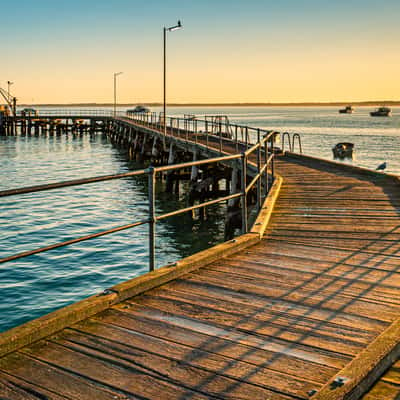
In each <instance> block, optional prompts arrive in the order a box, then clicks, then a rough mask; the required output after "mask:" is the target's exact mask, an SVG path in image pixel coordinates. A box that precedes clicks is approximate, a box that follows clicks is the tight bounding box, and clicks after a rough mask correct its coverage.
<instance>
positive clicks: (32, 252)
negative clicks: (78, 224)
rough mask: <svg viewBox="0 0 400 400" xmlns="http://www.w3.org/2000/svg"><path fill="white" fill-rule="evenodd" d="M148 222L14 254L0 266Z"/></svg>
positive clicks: (119, 227) (135, 223)
mask: <svg viewBox="0 0 400 400" xmlns="http://www.w3.org/2000/svg"><path fill="white" fill-rule="evenodd" d="M148 222H149V221H148V220H144V221H138V222H134V223H133V224H127V225H122V226H117V227H115V228H111V229H108V230H106V231H101V232H97V233H92V234H90V235H86V236H81V237H79V238H76V239H71V240H67V241H65V242H59V243H55V244H52V245H50V246H45V247H40V248H38V249H35V250H28V251H24V252H22V253H18V254H14V255H12V256H9V257H5V258H0V264H2V263H5V262H7V261H12V260H17V259H19V258H23V257H28V256H32V255H34V254H38V253H43V252H45V251H49V250H54V249H58V248H59V247H64V246H68V245H71V244H75V243H79V242H84V241H85V240H90V239H94V238H98V237H100V236H104V235H109V234H110V233H115V232H120V231H124V230H126V229H131V228H134V227H136V226H139V225H144V224H147V223H148Z"/></svg>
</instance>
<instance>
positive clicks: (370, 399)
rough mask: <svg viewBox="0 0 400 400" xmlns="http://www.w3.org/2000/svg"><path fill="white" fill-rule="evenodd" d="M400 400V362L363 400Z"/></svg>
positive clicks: (394, 365)
mask: <svg viewBox="0 0 400 400" xmlns="http://www.w3.org/2000/svg"><path fill="white" fill-rule="evenodd" d="M399 398H400V361H397V362H396V363H395V364H393V366H392V367H391V368H390V369H389V370H388V371H387V372H386V373H385V374H384V375H383V376H382V377H381V379H379V381H378V382H376V384H375V385H374V386H373V387H372V388H371V390H370V391H369V392H368V393H367V394H366V395H365V396H364V397H363V398H362V400H398V399H399Z"/></svg>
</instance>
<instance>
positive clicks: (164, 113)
mask: <svg viewBox="0 0 400 400" xmlns="http://www.w3.org/2000/svg"><path fill="white" fill-rule="evenodd" d="M181 28H182V24H181V21H179V20H178V23H177V24H176V25H174V26H170V27H169V28H167V27H165V26H164V100H163V124H164V145H165V136H166V135H167V105H166V91H167V90H166V87H167V73H166V72H167V71H166V68H167V67H166V64H167V63H166V61H167V32H173V31H176V30H178V29H181Z"/></svg>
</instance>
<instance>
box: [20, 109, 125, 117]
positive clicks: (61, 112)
mask: <svg viewBox="0 0 400 400" xmlns="http://www.w3.org/2000/svg"><path fill="white" fill-rule="evenodd" d="M35 111H37V115H25V114H24V110H17V113H16V117H30V118H37V119H40V118H46V117H110V118H111V117H113V116H114V112H113V111H112V110H111V109H110V110H105V109H101V108H98V109H97V108H92V109H82V108H80V109H74V108H64V109H55V108H49V109H43V108H38V109H35ZM117 115H118V116H119V115H126V114H125V112H124V111H118V112H117Z"/></svg>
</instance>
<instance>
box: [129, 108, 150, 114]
mask: <svg viewBox="0 0 400 400" xmlns="http://www.w3.org/2000/svg"><path fill="white" fill-rule="evenodd" d="M126 112H127V113H128V114H131V113H133V114H140V113H149V112H150V110H149V109H148V108H147V107H144V106H136V107H135V108H132V109H130V110H126Z"/></svg>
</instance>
